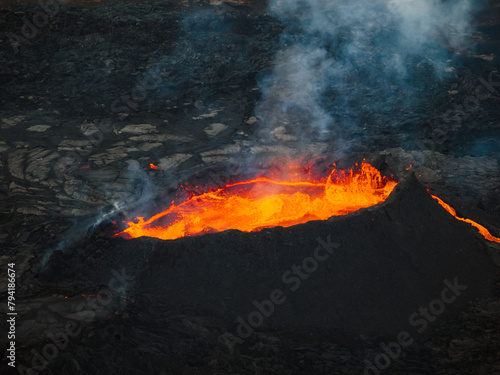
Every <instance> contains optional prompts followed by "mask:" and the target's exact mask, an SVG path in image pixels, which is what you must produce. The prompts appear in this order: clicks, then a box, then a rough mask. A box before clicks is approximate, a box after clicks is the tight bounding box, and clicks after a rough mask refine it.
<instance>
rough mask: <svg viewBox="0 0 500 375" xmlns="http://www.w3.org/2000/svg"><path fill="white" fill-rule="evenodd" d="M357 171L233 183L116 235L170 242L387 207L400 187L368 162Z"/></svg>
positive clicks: (132, 224) (305, 172)
mask: <svg viewBox="0 0 500 375" xmlns="http://www.w3.org/2000/svg"><path fill="white" fill-rule="evenodd" d="M356 167H357V168H352V169H349V170H347V171H341V170H337V169H336V168H335V166H334V165H333V169H332V170H331V173H329V175H328V176H327V177H326V178H325V177H323V178H311V174H310V173H309V172H310V168H309V167H306V168H304V169H303V170H302V174H300V173H295V174H288V175H287V176H285V177H283V176H281V177H280V178H269V177H265V176H260V177H257V178H255V179H251V180H248V181H239V182H235V183H230V184H227V185H226V186H224V187H222V188H219V189H217V190H215V191H210V192H206V193H202V194H193V195H192V196H191V197H190V198H188V199H187V200H186V201H184V202H182V203H180V204H176V205H175V204H172V206H171V207H170V208H168V209H167V210H165V211H162V212H160V213H158V214H156V215H154V216H152V217H151V218H149V219H148V220H144V217H138V218H137V221H136V222H133V221H129V222H127V225H128V228H126V229H125V230H123V231H122V232H120V233H117V234H116V235H115V236H118V235H119V236H123V237H125V238H137V237H143V236H146V237H156V238H160V239H163V240H169V239H176V238H180V237H185V236H196V235H201V234H204V233H212V232H220V231H224V230H228V229H238V230H241V231H244V232H252V231H257V230H261V229H263V228H270V227H275V226H282V227H288V226H292V225H296V224H300V223H305V222H307V221H311V220H326V219H328V218H329V217H331V216H338V215H345V214H348V213H350V212H354V211H357V210H359V209H361V208H365V207H370V206H373V205H375V204H378V203H381V202H383V201H384V200H385V199H386V198H387V197H388V196H389V194H390V193H391V192H392V190H393V189H394V187H395V186H396V184H397V182H395V181H393V180H392V179H389V178H386V177H383V176H382V175H381V174H380V172H379V171H378V170H377V169H376V168H374V167H372V166H371V165H370V164H368V163H365V162H363V163H361V165H360V166H358V165H356ZM295 168H297V166H295ZM195 189H196V187H195ZM195 189H193V190H195Z"/></svg>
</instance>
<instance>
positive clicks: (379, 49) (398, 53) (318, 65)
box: [256, 0, 482, 143]
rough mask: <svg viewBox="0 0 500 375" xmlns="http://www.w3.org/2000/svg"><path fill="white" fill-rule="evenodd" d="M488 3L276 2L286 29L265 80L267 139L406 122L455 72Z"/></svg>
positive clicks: (261, 109)
mask: <svg viewBox="0 0 500 375" xmlns="http://www.w3.org/2000/svg"><path fill="white" fill-rule="evenodd" d="M481 3H482V2H481V1H473V0H458V1H441V0H399V1H397V0H391V1H387V0H375V1H369V0H335V1H331V0H270V4H269V9H270V11H271V13H272V14H273V15H274V16H276V17H278V18H279V19H280V20H281V21H282V22H283V24H284V25H285V31H284V33H283V34H282V36H281V49H280V51H279V52H278V53H277V54H276V57H275V61H274V63H273V68H272V70H271V71H270V72H269V73H268V74H266V75H265V76H264V77H263V78H262V79H261V82H260V86H261V90H262V100H261V102H260V103H259V104H258V106H257V108H256V115H257V116H258V117H260V119H261V120H262V121H261V124H262V125H261V129H260V131H259V133H258V139H259V141H262V142H272V143H274V142H276V141H277V139H275V138H273V137H274V134H275V133H276V129H277V128H279V129H280V132H279V134H280V135H281V137H282V136H283V131H282V130H281V129H282V128H284V129H285V131H286V132H288V133H290V134H292V135H293V136H294V138H295V139H297V140H299V141H301V142H311V141H314V140H324V139H335V138H336V137H341V138H346V137H349V135H352V134H353V133H356V132H370V131H374V130H373V129H370V125H371V123H373V122H375V120H377V119H378V121H379V122H381V121H390V120H391V119H392V120H393V121H394V123H397V119H398V117H399V118H401V117H402V116H404V115H405V112H406V113H409V112H411V111H414V110H416V108H417V106H418V105H419V104H420V103H421V102H422V101H423V100H428V99H429V98H430V97H432V90H433V89H435V87H436V83H437V82H440V81H441V80H443V79H446V77H447V74H448V75H449V72H450V70H449V69H447V67H449V66H450V64H451V62H452V61H453V59H454V57H455V56H456V55H457V54H459V53H460V51H462V50H463V49H464V48H466V47H468V46H469V44H470V39H471V38H470V34H471V31H472V27H471V19H472V16H473V15H474V13H475V12H476V11H478V10H479V9H480V5H481ZM380 118H382V119H383V120H380ZM385 125H386V126H387V125H388V124H385ZM390 126H397V125H395V124H392V125H390ZM282 139H283V138H282ZM288 139H289V138H288ZM278 141H279V140H278Z"/></svg>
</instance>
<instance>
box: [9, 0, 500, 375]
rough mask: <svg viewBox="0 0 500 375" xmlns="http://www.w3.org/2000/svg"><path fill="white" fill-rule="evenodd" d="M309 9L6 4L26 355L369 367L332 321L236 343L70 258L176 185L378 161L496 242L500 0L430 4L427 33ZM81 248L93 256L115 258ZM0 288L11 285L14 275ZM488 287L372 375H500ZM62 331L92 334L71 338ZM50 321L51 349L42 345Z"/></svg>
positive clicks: (275, 369) (390, 15)
mask: <svg viewBox="0 0 500 375" xmlns="http://www.w3.org/2000/svg"><path fill="white" fill-rule="evenodd" d="M285 3H286V2H285ZM304 3H305V4H306V5H305V8H304V9H300V8H294V6H290V5H287V6H284V5H283V4H281V5H280V4H278V3H272V4H269V6H266V5H265V4H260V3H259V4H253V3H246V4H236V3H221V4H219V3H212V4H208V3H202V2H183V3H173V2H137V3H136V2H117V3H114V2H110V3H102V4H96V5H93V6H90V7H87V6H84V7H82V6H81V5H82V4H77V3H74V4H73V3H72V2H69V3H62V2H61V3H56V2H49V3H46V4H40V3H29V4H11V6H10V8H9V9H7V8H5V9H1V10H0V20H1V21H0V40H1V42H0V90H1V93H0V119H1V122H0V130H1V135H0V173H1V177H0V212H1V218H0V228H1V230H0V241H1V249H2V251H1V258H0V259H1V262H2V265H5V267H4V266H3V267H2V270H4V269H5V270H6V265H7V263H15V268H16V276H17V283H16V295H15V296H16V303H18V304H19V305H18V309H19V310H18V311H19V315H18V318H17V319H18V322H17V334H18V337H19V339H18V340H17V351H16V353H17V354H16V355H17V364H18V365H19V364H23V365H25V366H26V368H32V367H33V366H38V368H35V370H36V371H37V372H39V373H43V374H66V373H67V374H74V373H78V372H80V373H84V374H98V373H106V374H113V373H116V374H226V373H227V374H229V373H231V374H237V373H240V374H302V373H303V374H311V373H312V374H326V373H328V374H331V373H338V374H358V373H359V374H361V373H363V372H364V371H365V370H366V363H365V360H368V359H370V360H372V361H373V360H374V358H376V356H377V354H378V353H380V352H381V351H382V349H381V347H380V341H377V340H376V339H373V338H363V337H355V338H354V337H353V338H352V343H350V345H348V344H347V343H346V340H345V339H343V340H341V342H342V345H340V344H339V343H338V342H339V340H337V338H336V337H335V335H333V334H329V333H328V332H325V331H324V330H321V329H304V330H300V329H295V328H294V329H292V328H290V329H288V330H287V329H284V328H280V329H268V330H261V331H260V332H258V333H257V334H254V335H252V336H251V337H250V338H249V339H248V340H245V343H244V344H243V345H241V347H239V349H238V350H237V351H236V352H235V353H230V352H229V351H228V349H227V347H226V345H225V344H224V343H221V341H220V339H219V338H220V336H219V335H217V334H215V333H214V332H220V330H222V329H223V327H227V321H219V318H218V317H217V316H211V315H209V314H206V313H204V312H201V311H196V310H189V309H183V308H180V307H179V308H174V307H172V306H169V305H168V304H167V305H164V304H163V303H159V302H158V301H155V299H154V298H152V297H151V296H150V295H141V294H140V292H134V293H131V292H130V290H132V289H133V288H132V286H129V284H131V285H132V284H134V281H133V280H132V279H127V277H125V276H124V274H123V273H122V270H120V269H109V281H102V280H101V281H100V282H99V283H97V282H96V281H95V280H92V279H90V280H78V281H75V280H74V278H72V277H71V275H68V274H67V273H68V272H65V271H67V270H64V269H62V270H61V269H60V270H57V265H58V264H59V265H63V264H66V263H67V261H62V260H61V259H63V260H64V259H65V257H71V256H72V255H73V254H75V251H77V250H75V249H80V248H82V247H85V248H91V249H96V251H104V250H105V249H106V246H108V245H107V244H108V240H109V237H110V233H111V232H110V231H111V229H110V226H111V224H110V223H109V221H111V220H116V219H117V218H122V217H120V216H119V215H137V214H142V215H146V216H147V215H148V214H152V213H155V212H156V210H157V209H159V208H160V207H162V205H163V204H166V203H168V202H166V198H165V196H170V195H171V194H172V192H173V191H175V190H176V188H177V187H178V186H179V184H180V183H181V182H184V183H186V182H187V183H190V182H191V183H194V182H199V181H202V183H206V184H212V185H213V184H223V183H224V181H226V180H227V179H231V178H237V177H238V176H242V175H243V176H246V175H255V174H256V173H258V171H259V166H261V165H262V164H265V163H267V162H270V161H276V160H289V159H290V158H292V159H293V158H294V157H299V156H300V157H303V156H304V155H306V156H309V157H310V158H311V159H312V158H315V157H320V156H326V157H328V159H329V160H330V161H335V162H337V164H338V165H339V166H345V167H350V166H352V164H354V163H356V162H360V161H361V160H362V159H363V158H366V159H367V160H368V161H370V162H372V163H373V164H374V165H375V166H376V167H378V168H380V169H381V171H382V172H383V173H384V174H385V175H387V176H389V175H393V176H394V177H395V178H396V179H403V178H404V177H405V176H408V174H409V173H411V172H414V173H415V175H416V176H418V179H419V181H420V182H421V183H422V184H424V185H426V186H427V187H428V188H429V189H430V190H431V191H433V192H435V193H437V194H438V195H439V196H440V197H441V198H443V199H445V200H446V201H447V202H449V203H450V204H452V205H453V206H454V207H455V208H456V209H457V211H458V213H459V214H460V215H461V216H465V217H469V218H471V219H474V220H476V221H478V222H480V223H482V224H483V225H485V226H487V227H488V229H490V231H491V232H492V233H493V234H494V235H496V236H500V173H499V172H500V168H499V162H500V126H499V123H498V121H499V120H498V119H499V115H500V113H499V109H498V108H499V102H500V88H499V87H500V76H499V75H498V71H499V54H500V41H499V40H498V38H499V35H500V18H499V15H498V11H499V9H500V8H499V6H500V3H499V2H498V1H490V2H484V3H485V4H484V7H482V8H480V7H478V8H474V7H472V8H471V9H466V10H461V11H456V12H452V11H450V12H448V13H446V17H445V18H444V19H443V21H442V22H438V20H435V19H433V18H432V17H430V14H431V12H430V11H431V10H433V9H432V7H430V8H429V9H427V11H428V12H429V14H427V13H424V14H423V15H424V16H425V17H424V18H422V19H426V20H428V21H426V22H425V23H424V22H421V20H422V19H419V18H418V17H417V16H415V17H414V16H413V15H414V14H415V13H412V12H409V10H408V9H406V8H402V9H400V8H397V7H396V8H388V7H387V4H386V3H385V2H374V3H370V5H369V6H368V3H367V2H365V1H357V2H351V3H350V5H349V3H348V2H347V3H346V2H343V1H340V2H338V4H337V5H338V6H339V8H335V4H336V2H332V4H334V8H330V7H326V8H324V9H323V8H319V11H314V9H315V8H314V6H311V4H313V3H314V2H304ZM403 3H404V4H406V3H410V4H411V3H415V2H414V1H413V2H412V1H410V2H403ZM423 3H424V4H427V5H429V4H433V5H434V4H436V3H437V2H432V1H424V2H423ZM465 3H467V4H470V3H469V2H465ZM293 4H295V3H293ZM76 5H78V6H76ZM83 5H85V3H83ZM341 5H343V7H341ZM429 6H430V5H429ZM446 6H450V9H455V8H453V7H451V5H450V4H448V5H447V4H446V2H445V4H444V5H443V7H445V8H439V9H440V11H441V12H444V10H446V9H447V8H446ZM311 9H313V10H311ZM419 9H420V8H419ZM443 9H444V10H443ZM410 10H411V8H410ZM424 10H425V9H424ZM418 14H419V13H417V15H418ZM444 14H445V13H438V15H439V16H441V15H444ZM468 16H470V19H469V18H468ZM463 25H465V26H463ZM396 37H398V39H396ZM150 164H153V165H155V166H157V167H158V168H157V169H152V168H151V167H150ZM410 165H411V166H412V168H411V169H410V170H407V169H408V168H409V167H410ZM124 213H125V214H124ZM117 215H118V216H117ZM134 217H135V216H134ZM288 240H289V242H291V243H292V244H293V239H288ZM100 241H101V242H100ZM228 241H230V239H228ZM89 244H90V245H89ZM101 245H102V246H101ZM490 250H491V254H493V255H494V254H498V246H497V248H495V246H494V245H490ZM495 252H496V253H495ZM87 256H88V257H89V259H86V262H88V264H89V266H88V267H89V268H92V267H93V266H92V262H94V263H95V264H94V266H95V267H96V269H97V268H99V264H97V262H98V261H99V259H100V258H101V257H102V254H96V256H95V259H93V258H92V254H90V255H88V254H87ZM65 262H66V263H65ZM493 262H494V259H492V263H493ZM139 263H140V262H139ZM86 264H87V263H86ZM133 267H134V265H131V268H133ZM443 267H446V264H443ZM47 270H49V272H50V274H49V275H47V272H48V271H47ZM58 272H59V274H58ZM126 272H127V271H126V270H125V275H126ZM277 273H278V274H279V273H280V271H277ZM58 275H60V279H59V280H58V279H57V277H58ZM0 278H1V280H2V285H7V282H6V281H7V272H6V271H5V272H3V271H2V274H1V275H0ZM108 284H111V285H113V286H115V287H116V288H115V289H112V291H111V294H110V295H109V296H107V297H105V298H104V297H103V296H100V297H84V296H83V295H85V296H87V295H94V294H98V293H99V291H100V290H103V288H105V287H106V285H108ZM346 287H348V286H346ZM108 288H111V287H109V286H108ZM493 289H494V288H493ZM488 292H489V293H486V292H485V296H484V297H482V298H481V299H479V300H476V301H474V302H471V303H470V304H469V305H468V306H466V307H464V308H463V309H462V310H461V312H459V313H457V314H455V315H453V316H449V317H447V318H446V319H445V318H444V317H443V318H442V319H441V320H440V321H438V322H437V323H436V325H435V326H431V327H432V329H429V330H426V332H425V334H424V335H421V336H419V337H418V339H417V340H416V343H415V344H414V345H413V346H410V347H408V348H405V350H404V351H403V352H402V353H401V354H400V355H398V356H397V358H395V359H393V360H391V364H390V366H388V368H385V369H380V368H379V369H378V371H380V373H387V374H430V373H432V374H495V373H500V354H499V353H500V350H499V344H500V335H499V333H498V329H497V328H498V326H499V324H500V304H499V293H498V290H496V291H495V290H491V291H488ZM1 293H2V294H1V295H2V301H4V300H5V301H6V300H7V296H8V294H7V290H6V288H2V291H1ZM409 293H411V291H409ZM437 293H438V294H439V290H438V291H437ZM65 297H68V298H65ZM256 298H257V297H256ZM104 301H106V303H103V302H104ZM429 302H430V301H429ZM82 306H83V307H82ZM89 306H90V307H89ZM92 306H99V308H97V307H96V308H94V307H92ZM418 308H419V306H418V305H416V306H415V310H417V309H418ZM3 311H5V312H6V304H4V303H3V302H2V312H3ZM89 311H90V312H94V313H95V314H94V316H93V317H92V318H89V314H90V313H89ZM2 320H3V322H2V324H4V323H5V322H4V320H5V319H2ZM68 322H70V323H71V324H73V325H72V326H71V327H69V331H71V329H74V325H75V324H76V326H77V327H81V328H82V329H81V331H78V333H74V332H73V331H71V333H73V335H69V334H68V333H64V334H63V335H62V336H61V335H59V336H57V335H58V333H61V332H67V331H66V326H65V325H66V324H67V323H68ZM3 327H4V326H2V336H1V337H2V342H1V344H0V345H1V348H2V350H4V349H7V348H8V346H7V344H6V343H7V341H8V340H7V339H6V338H5V337H4V336H5V332H7V330H6V329H4V328H3ZM47 332H52V333H54V334H55V335H56V336H57V337H58V338H56V339H55V341H57V340H59V341H58V343H59V346H60V348H59V349H58V350H57V353H56V354H54V353H53V352H52V353H51V352H50V350H51V349H50V348H49V349H46V352H47V350H48V352H47V353H48V354H47V353H44V352H43V350H44V348H46V347H45V345H47V343H51V342H52V341H50V340H51V338H49V337H48V336H47ZM64 335H66V336H67V337H68V343H67V345H66V344H65V340H63V339H62V337H63V336H64ZM385 339H386V340H387V338H385ZM47 340H49V341H47ZM54 345H55V344H54ZM33 351H35V352H33ZM4 353H6V352H4ZM36 353H38V354H39V355H43V356H45V357H43V358H45V359H40V357H39V356H37V354H36ZM53 354H54V355H53ZM49 357H51V358H49ZM52 357H53V358H52ZM34 358H37V359H34ZM47 358H49V359H47ZM33 360H34V361H35V362H32V361H33ZM37 360H38V362H36V361H37ZM40 361H41V362H40ZM7 362H8V359H7V358H6V355H4V356H3V357H2V373H3V371H4V368H5V369H6V370H5V371H9V370H10V368H9V367H8V366H7ZM21 373H22V372H21ZM24 373H26V374H27V373H30V372H28V370H26V369H25V370H24ZM31 373H34V372H33V371H31Z"/></svg>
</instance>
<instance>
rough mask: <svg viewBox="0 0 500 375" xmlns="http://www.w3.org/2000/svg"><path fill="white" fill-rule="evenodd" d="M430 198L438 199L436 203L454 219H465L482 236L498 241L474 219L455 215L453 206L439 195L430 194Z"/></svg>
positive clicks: (499, 239) (498, 239)
mask: <svg viewBox="0 0 500 375" xmlns="http://www.w3.org/2000/svg"><path fill="white" fill-rule="evenodd" d="M432 198H434V199H435V200H437V201H438V203H439V204H440V205H441V206H443V208H444V209H445V210H446V211H448V212H449V213H450V214H451V215H452V216H454V217H455V218H456V219H458V220H461V221H465V222H466V223H469V224H470V225H472V226H473V227H476V228H477V229H478V230H479V233H481V234H482V235H483V237H484V238H486V239H487V240H488V241H493V242H498V243H500V238H498V237H495V236H492V235H491V233H490V232H489V231H488V229H486V228H485V227H483V226H482V225H481V224H478V223H476V222H475V221H472V220H470V219H464V218H462V217H459V216H457V212H456V211H455V209H454V208H453V207H451V206H450V205H449V204H447V203H445V202H443V200H442V199H441V198H439V197H436V196H435V195H432Z"/></svg>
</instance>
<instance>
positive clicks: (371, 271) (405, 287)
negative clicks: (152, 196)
mask: <svg viewBox="0 0 500 375" xmlns="http://www.w3.org/2000/svg"><path fill="white" fill-rule="evenodd" d="M321 243H327V244H328V243H332V244H335V245H333V246H331V247H330V250H331V255H330V256H329V257H328V259H325V260H323V261H319V262H314V261H313V260H312V259H313V258H314V254H315V251H317V255H318V256H319V257H320V258H325V257H326V255H327V251H325V250H323V249H321ZM327 247H328V246H327ZM316 249H318V250H316ZM97 250H99V252H97ZM74 252H76V254H72V255H71V256H67V257H65V258H66V261H63V260H61V257H58V266H57V268H58V269H64V270H66V273H67V275H68V276H69V275H70V274H71V275H73V276H76V278H77V279H78V280H85V279H86V280H89V281H90V280H92V281H93V282H94V283H96V284H97V285H100V284H103V283H106V282H107V279H109V277H110V274H109V270H110V269H117V270H119V269H122V268H124V267H125V268H126V269H127V270H128V271H127V274H132V275H133V277H135V280H134V286H133V291H131V295H136V296H140V295H147V296H148V298H149V299H150V300H151V301H152V303H153V304H159V305H167V306H171V307H172V308H181V309H193V310H196V311H200V312H204V313H206V314H209V315H213V316H219V317H220V318H223V319H226V320H227V321H228V322H234V321H235V320H236V319H237V318H238V317H241V318H242V319H245V320H246V319H247V317H248V316H249V314H250V313H252V312H253V311H256V310H257V308H256V306H255V305H254V304H253V302H254V301H257V302H262V301H263V300H269V299H270V298H271V294H272V293H273V291H274V290H279V291H280V292H281V293H278V292H275V293H278V294H277V295H276V296H275V298H278V299H280V300H282V299H286V300H285V301H284V303H282V304H279V305H275V306H274V312H273V313H272V314H270V316H269V317H266V318H265V319H264V320H263V322H262V324H259V327H257V328H319V329H331V330H337V331H339V332H344V333H349V334H356V335H361V334H362V335H369V336H378V335H382V336H392V337H396V335H397V334H398V333H399V332H400V331H408V332H413V333H415V332H416V329H417V328H418V329H421V328H423V324H422V323H419V324H417V322H416V319H417V318H418V317H417V316H416V315H415V316H414V317H413V319H412V322H413V323H412V324H410V322H409V318H410V316H412V314H414V313H418V315H420V313H419V308H420V307H423V308H429V305H430V304H433V306H431V308H432V310H431V311H436V310H437V311H439V310H440V309H441V308H442V306H441V307H440V305H443V306H444V312H442V311H439V313H436V314H434V315H435V316H438V317H437V318H436V319H435V320H436V323H434V324H439V323H440V322H444V321H446V318H445V317H449V316H453V315H456V313H457V312H459V311H461V310H462V309H463V308H464V306H465V305H466V304H467V303H468V302H470V301H471V300H475V299H477V298H479V297H483V296H486V295H488V294H489V291H490V285H491V282H492V280H493V279H494V277H495V276H496V275H497V272H498V269H497V268H496V267H495V266H494V265H493V262H492V260H491V258H490V257H489V255H488V252H487V246H486V245H485V240H484V239H483V238H482V237H481V236H480V235H479V234H478V233H476V232H475V229H473V228H472V227H471V226H470V225H468V224H465V223H463V222H460V221H458V220H456V219H455V218H453V217H452V216H451V215H449V214H448V213H447V212H446V211H445V210H444V209H442V208H441V206H440V205H439V204H438V203H437V202H436V201H435V200H434V199H432V198H431V196H430V195H429V194H428V193H427V191H426V190H425V188H424V187H423V186H422V185H420V184H419V183H418V181H417V180H416V178H415V177H414V176H413V175H411V176H410V177H408V178H407V179H406V180H404V181H403V182H401V183H400V184H399V185H397V187H396V188H395V190H394V191H393V193H392V194H391V195H390V197H389V198H388V199H387V200H386V201H385V202H384V203H382V204H379V205H377V206H373V207H371V208H367V209H362V210H359V211H357V212H354V213H352V214H349V215H346V216H339V217H332V218H330V219H329V220H326V221H311V222H308V223H305V224H301V225H296V226H293V227H289V228H282V227H276V228H271V229H264V230H262V231H260V232H252V233H244V232H240V231H236V230H229V231H225V232H221V233H215V234H207V235H203V236H198V237H189V238H181V239H178V240H174V241H161V240H158V239H152V238H138V239H132V240H125V239H122V238H113V239H98V238H96V237H93V238H91V239H89V240H88V241H86V243H85V244H84V245H83V246H82V247H79V248H76V249H74ZM311 257H312V258H311ZM61 262H62V263H61ZM294 265H296V266H300V267H301V268H302V273H303V274H302V276H301V277H302V278H303V279H302V280H300V283H299V278H298V276H297V275H294V274H293V272H292V271H293V269H292V267H293V266H294ZM304 267H305V269H306V271H304ZM315 268H316V270H314V269H315ZM75 270H78V272H77V273H76V274H74V271H75ZM308 271H310V272H308ZM49 273H50V272H49ZM58 277H60V275H59V276H58ZM450 283H451V284H452V285H453V284H455V285H464V286H466V288H464V290H458V291H457V290H455V293H456V294H458V296H456V298H453V296H454V295H453V293H452V291H448V292H445V294H444V297H442V296H443V295H442V294H441V293H442V290H443V289H445V288H448V289H450ZM280 296H281V297H280ZM442 298H444V299H445V300H451V299H453V300H454V301H453V303H442V304H441V303H440V302H436V300H441V299H442ZM441 313H442V314H441ZM254 315H255V314H254ZM431 316H432V314H431ZM255 319H257V318H255ZM430 320H432V321H434V319H430ZM256 321H257V320H256Z"/></svg>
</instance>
